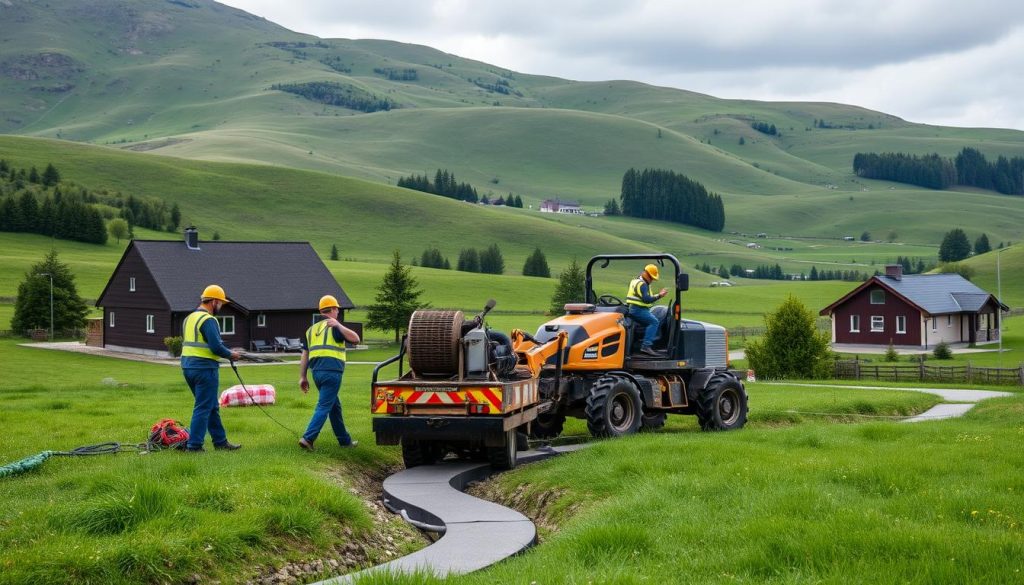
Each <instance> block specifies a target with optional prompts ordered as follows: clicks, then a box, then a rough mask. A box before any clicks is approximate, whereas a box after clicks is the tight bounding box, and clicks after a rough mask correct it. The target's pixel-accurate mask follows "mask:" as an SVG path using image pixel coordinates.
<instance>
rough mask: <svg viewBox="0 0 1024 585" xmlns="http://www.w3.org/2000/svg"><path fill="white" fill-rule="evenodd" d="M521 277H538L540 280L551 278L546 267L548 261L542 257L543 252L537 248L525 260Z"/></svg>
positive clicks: (549, 271) (549, 270)
mask: <svg viewBox="0 0 1024 585" xmlns="http://www.w3.org/2000/svg"><path fill="white" fill-rule="evenodd" d="M523 276H539V277H542V278H551V269H550V268H549V267H548V260H547V258H545V257H544V252H541V251H540V248H537V249H535V250H534V251H533V254H530V256H529V257H527V258H526V263H525V264H523Z"/></svg>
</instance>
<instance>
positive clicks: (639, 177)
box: [619, 168, 725, 232]
mask: <svg viewBox="0 0 1024 585" xmlns="http://www.w3.org/2000/svg"><path fill="white" fill-rule="evenodd" d="M619 199H620V201H621V202H622V204H621V206H620V209H621V213H622V215H629V216H632V217H642V218H646V219H660V220H664V221H672V222H676V223H682V224H685V225H691V226H694V227H698V228H702V229H706V230H711V231H714V232H720V231H722V228H724V227H725V206H724V204H723V203H722V197H721V196H719V195H716V194H714V193H709V192H708V190H707V189H705V188H704V185H702V184H700V183H698V182H697V181H694V180H693V179H690V178H688V177H686V176H685V175H681V174H678V173H675V172H673V171H668V170H663V169H644V170H642V171H638V170H636V169H632V168H631V169H629V170H628V171H626V174H625V175H623V177H622V192H621V194H620V195H619Z"/></svg>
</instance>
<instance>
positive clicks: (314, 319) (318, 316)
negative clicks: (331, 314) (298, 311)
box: [310, 313, 324, 325]
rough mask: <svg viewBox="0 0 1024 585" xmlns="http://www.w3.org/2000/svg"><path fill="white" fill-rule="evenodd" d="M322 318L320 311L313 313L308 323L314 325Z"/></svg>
mask: <svg viewBox="0 0 1024 585" xmlns="http://www.w3.org/2000/svg"><path fill="white" fill-rule="evenodd" d="M323 318H324V317H323V315H321V314H320V313H313V317H312V318H311V319H310V325H316V324H317V322H318V321H320V320H321V319H323Z"/></svg>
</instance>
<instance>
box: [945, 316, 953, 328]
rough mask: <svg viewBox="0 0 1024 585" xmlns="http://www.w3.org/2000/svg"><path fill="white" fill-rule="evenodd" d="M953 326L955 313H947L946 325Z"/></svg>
mask: <svg viewBox="0 0 1024 585" xmlns="http://www.w3.org/2000/svg"><path fill="white" fill-rule="evenodd" d="M952 326H953V315H946V327H952Z"/></svg>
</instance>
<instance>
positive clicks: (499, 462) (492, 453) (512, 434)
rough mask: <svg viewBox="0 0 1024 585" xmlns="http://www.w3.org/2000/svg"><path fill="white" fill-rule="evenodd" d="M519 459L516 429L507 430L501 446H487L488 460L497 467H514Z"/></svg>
mask: <svg viewBox="0 0 1024 585" xmlns="http://www.w3.org/2000/svg"><path fill="white" fill-rule="evenodd" d="M518 459H519V456H518V449H517V445H516V430H515V429H512V430H510V431H505V442H504V444H503V445H502V446H500V447H487V460H488V461H490V463H491V466H492V467H494V468H495V469H503V470H504V469H514V468H515V466H516V463H517V461H518Z"/></svg>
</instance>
